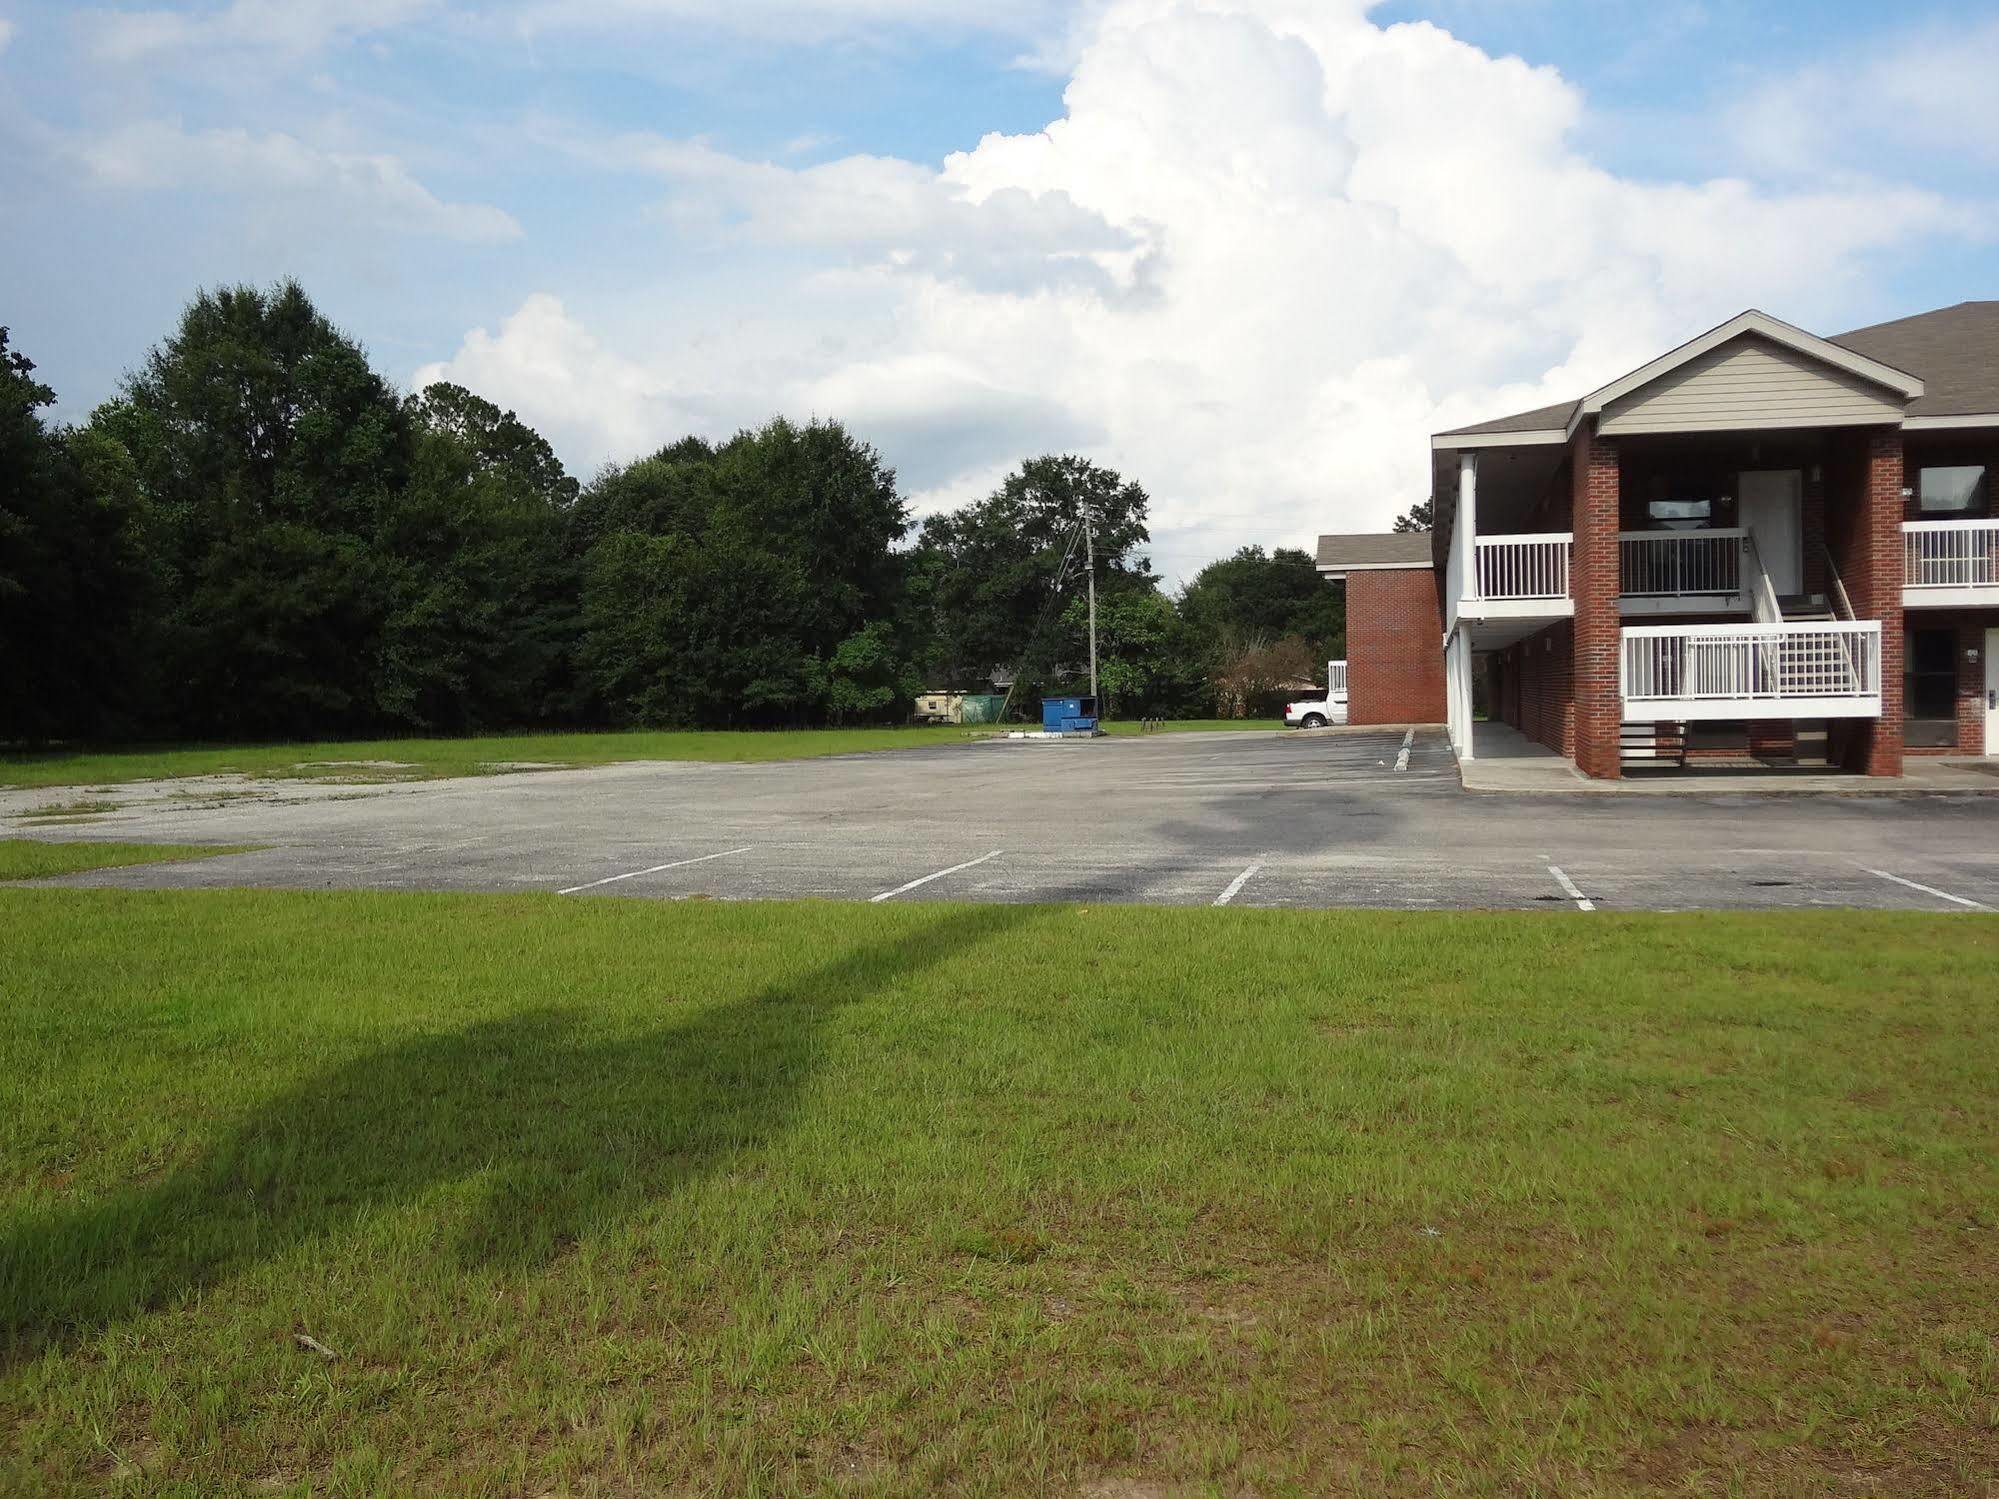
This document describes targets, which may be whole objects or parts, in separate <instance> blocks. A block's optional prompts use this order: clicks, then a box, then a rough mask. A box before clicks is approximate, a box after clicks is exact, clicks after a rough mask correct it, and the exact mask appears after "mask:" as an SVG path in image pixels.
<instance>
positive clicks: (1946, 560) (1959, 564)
mask: <svg viewBox="0 0 1999 1499" xmlns="http://www.w3.org/2000/svg"><path fill="white" fill-rule="evenodd" d="M1902 546H1903V548H1904V563H1905V566H1906V568H1907V571H1906V572H1905V574H1904V575H1903V587H1904V589H1905V590H1906V593H1905V598H1904V602H1905V603H1909V604H1922V603H1924V602H1934V603H1947V602H1952V601H1951V600H1949V599H1946V598H1942V597H1934V596H1935V595H1941V594H1943V593H1945V592H1947V591H1952V590H1963V589H1991V590H1993V591H1994V593H1995V594H1999V520H1912V521H1905V522H1903V524H1902ZM1926 593H1927V594H1930V595H1932V596H1933V597H1931V598H1929V599H1927V600H1926V599H1925V597H1924V595H1925V594H1926Z"/></svg>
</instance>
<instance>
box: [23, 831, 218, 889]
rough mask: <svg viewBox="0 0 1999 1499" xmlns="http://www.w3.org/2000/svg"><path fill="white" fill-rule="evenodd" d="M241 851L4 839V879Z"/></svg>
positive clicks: (176, 845)
mask: <svg viewBox="0 0 1999 1499" xmlns="http://www.w3.org/2000/svg"><path fill="white" fill-rule="evenodd" d="M241 852H242V850H241V849H239V848H220V847H217V846H215V845H213V844H192V843H43V842H41V841H39V840H37V839H34V838H0V880H41V879H47V878H49V877H50V876H51V875H58V874H75V873H77V872H78V871H79V870H84V869H114V868H119V867H122V866H123V865H126V864H157V863H159V862H160V861H161V860H163V859H212V858H214V857H215V855H217V854H234V853H241Z"/></svg>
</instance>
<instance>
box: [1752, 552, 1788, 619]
mask: <svg viewBox="0 0 1999 1499" xmlns="http://www.w3.org/2000/svg"><path fill="white" fill-rule="evenodd" d="M1742 552H1743V560H1744V561H1745V562H1746V563H1747V564H1748V572H1749V576H1748V578H1747V579H1746V581H1747V583H1748V584H1749V612H1750V614H1751V615H1752V616H1753V617H1754V618H1755V620H1756V623H1758V624H1759V625H1779V624H1782V623H1783V622H1784V610H1783V606H1782V605H1780V604H1779V603H1778V602H1777V585H1776V584H1775V583H1773V582H1771V581H1770V574H1769V573H1768V572H1766V571H1764V568H1763V553H1762V551H1761V550H1760V549H1759V548H1758V547H1757V545H1756V532H1755V531H1754V530H1748V531H1745V532H1744V533H1743V536H1742Z"/></svg>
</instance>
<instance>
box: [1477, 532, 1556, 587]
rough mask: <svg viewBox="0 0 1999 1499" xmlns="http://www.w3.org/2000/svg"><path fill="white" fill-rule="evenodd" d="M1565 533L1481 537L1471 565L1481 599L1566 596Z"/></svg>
mask: <svg viewBox="0 0 1999 1499" xmlns="http://www.w3.org/2000/svg"><path fill="white" fill-rule="evenodd" d="M1572 540H1573V538H1572V537H1571V536H1570V535H1569V534H1568V533H1567V532H1566V531H1562V532H1545V533H1542V534H1538V535H1533V536H1481V537H1479V538H1478V543H1477V550H1478V556H1477V559H1476V562H1475V564H1474V566H1475V568H1476V575H1477V580H1478V589H1477V593H1476V595H1475V597H1478V598H1481V599H1566V598H1567V597H1568V596H1569V550H1570V543H1571V541H1572Z"/></svg>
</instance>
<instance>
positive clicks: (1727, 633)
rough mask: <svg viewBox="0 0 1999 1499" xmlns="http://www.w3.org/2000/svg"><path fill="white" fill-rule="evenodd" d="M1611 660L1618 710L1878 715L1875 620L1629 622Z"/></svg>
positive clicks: (1663, 715)
mask: <svg viewBox="0 0 1999 1499" xmlns="http://www.w3.org/2000/svg"><path fill="white" fill-rule="evenodd" d="M1619 666H1620V671H1619V685H1620V687H1621V688H1622V690H1623V693H1624V705H1625V706H1624V712H1625V717H1626V718H1632V719H1640V718H1658V719H1668V718H1681V719H1687V718H1693V719H1699V718H1748V717H1754V716H1757V714H1758V713H1762V714H1768V715H1769V716H1771V717H1782V718H1790V717H1795V718H1856V717H1861V718H1878V717H1879V716H1880V714H1881V624H1880V621H1878V620H1861V621H1856V622H1853V623H1848V622H1846V621H1844V620H1833V621H1825V622H1821V621H1813V622H1810V623H1798V624H1775V625H1768V624H1753V625H1638V626H1632V627H1630V628H1627V629H1626V630H1625V631H1624V640H1623V647H1622V650H1621V651H1620V653H1619ZM1752 710H1753V711H1752Z"/></svg>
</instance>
